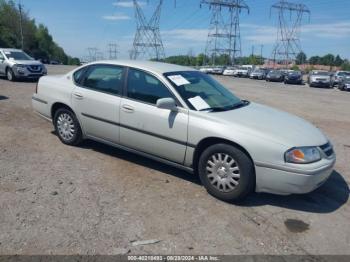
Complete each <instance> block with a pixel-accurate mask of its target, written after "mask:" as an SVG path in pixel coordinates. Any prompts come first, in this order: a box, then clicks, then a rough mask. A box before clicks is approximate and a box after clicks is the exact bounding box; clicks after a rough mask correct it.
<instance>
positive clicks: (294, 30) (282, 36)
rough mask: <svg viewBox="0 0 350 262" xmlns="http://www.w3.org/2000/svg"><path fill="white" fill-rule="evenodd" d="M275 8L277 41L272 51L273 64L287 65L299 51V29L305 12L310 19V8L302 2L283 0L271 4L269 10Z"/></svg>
mask: <svg viewBox="0 0 350 262" xmlns="http://www.w3.org/2000/svg"><path fill="white" fill-rule="evenodd" d="M272 10H277V13H278V29H277V41H276V45H275V47H274V49H273V52H272V58H273V62H274V64H276V63H278V64H282V65H284V66H286V67H287V66H288V65H290V64H291V63H293V62H294V61H295V59H296V56H297V54H298V53H299V52H301V44H300V29H301V24H302V21H303V17H304V15H305V14H307V15H308V17H309V20H310V10H309V9H308V8H307V6H306V5H304V4H296V3H290V2H286V1H284V0H281V1H279V2H278V3H276V4H274V5H272V7H271V11H272Z"/></svg>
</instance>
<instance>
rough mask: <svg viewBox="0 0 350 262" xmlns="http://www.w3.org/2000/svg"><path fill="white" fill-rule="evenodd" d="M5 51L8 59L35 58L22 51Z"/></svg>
mask: <svg viewBox="0 0 350 262" xmlns="http://www.w3.org/2000/svg"><path fill="white" fill-rule="evenodd" d="M4 53H5V55H6V57H7V59H11V58H12V59H14V60H33V58H31V57H30V56H29V55H27V54H26V53H24V52H21V51H5V52H4Z"/></svg>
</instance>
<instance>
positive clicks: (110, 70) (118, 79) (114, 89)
mask: <svg viewBox="0 0 350 262" xmlns="http://www.w3.org/2000/svg"><path fill="white" fill-rule="evenodd" d="M123 76H124V68H123V67H119V66H113V65H95V66H91V67H90V69H89V70H88V72H87V73H86V75H85V77H84V79H83V80H82V81H81V84H82V86H83V87H85V88H89V89H92V90H95V91H99V92H104V93H110V94H115V95H120V94H121V90H122V86H123Z"/></svg>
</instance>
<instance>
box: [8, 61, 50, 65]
mask: <svg viewBox="0 0 350 262" xmlns="http://www.w3.org/2000/svg"><path fill="white" fill-rule="evenodd" d="M12 62H13V63H15V64H18V65H43V64H42V63H41V62H39V61H36V60H12Z"/></svg>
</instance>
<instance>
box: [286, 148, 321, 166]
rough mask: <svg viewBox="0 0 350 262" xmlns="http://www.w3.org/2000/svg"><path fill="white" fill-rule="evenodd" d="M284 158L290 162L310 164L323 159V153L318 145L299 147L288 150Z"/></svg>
mask: <svg viewBox="0 0 350 262" xmlns="http://www.w3.org/2000/svg"><path fill="white" fill-rule="evenodd" d="M284 158H285V160H286V162H288V163H294V164H308V163H313V162H316V161H319V160H321V153H320V151H319V150H318V148H317V147H313V146H312V147H311V146H310V147H297V148H292V149H290V150H288V151H287V152H286V153H285V155H284Z"/></svg>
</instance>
